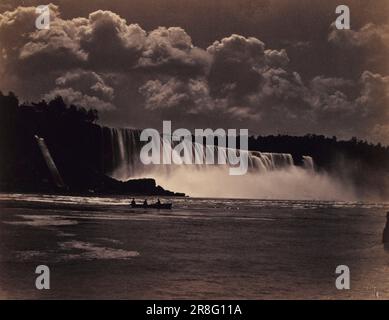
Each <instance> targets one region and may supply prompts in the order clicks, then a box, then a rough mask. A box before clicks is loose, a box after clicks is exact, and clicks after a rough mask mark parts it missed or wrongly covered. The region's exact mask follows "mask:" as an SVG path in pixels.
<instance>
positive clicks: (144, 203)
mask: <svg viewBox="0 0 389 320" xmlns="http://www.w3.org/2000/svg"><path fill="white" fill-rule="evenodd" d="M143 205H144V206H145V207H147V206H148V203H147V199H145V201H143Z"/></svg>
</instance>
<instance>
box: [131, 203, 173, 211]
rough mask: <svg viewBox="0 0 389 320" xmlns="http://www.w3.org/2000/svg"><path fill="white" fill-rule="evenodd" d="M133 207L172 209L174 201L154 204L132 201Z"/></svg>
mask: <svg viewBox="0 0 389 320" xmlns="http://www.w3.org/2000/svg"><path fill="white" fill-rule="evenodd" d="M131 208H133V209H157V210H162V209H167V210H171V208H172V203H153V204H139V203H131Z"/></svg>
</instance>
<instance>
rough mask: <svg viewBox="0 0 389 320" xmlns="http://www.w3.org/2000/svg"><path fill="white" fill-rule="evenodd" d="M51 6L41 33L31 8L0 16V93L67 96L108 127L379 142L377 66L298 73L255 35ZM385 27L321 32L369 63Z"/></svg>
mask: <svg viewBox="0 0 389 320" xmlns="http://www.w3.org/2000/svg"><path fill="white" fill-rule="evenodd" d="M50 9H51V14H52V23H51V27H50V29H49V30H36V29H35V23H34V21H35V18H36V13H35V8H34V7H17V8H15V9H14V10H13V11H6V12H3V13H2V14H0V43H1V47H0V50H1V51H0V73H1V77H0V89H1V90H3V91H7V90H13V91H15V92H16V93H17V94H18V95H19V96H21V97H22V98H23V99H29V100H32V99H41V98H44V99H51V98H53V97H55V96H56V95H62V96H63V98H64V100H65V101H66V102H67V103H69V104H75V105H79V106H83V107H85V108H95V109H97V110H99V112H100V118H101V121H102V122H103V123H105V124H109V125H121V126H132V127H149V126H154V125H156V124H157V123H161V122H162V120H172V121H173V122H174V123H175V125H176V126H184V127H188V128H193V127H197V128H203V127H209V126H212V127H224V128H248V129H249V130H251V132H252V133H264V134H267V133H279V132H282V133H291V134H306V133H321V134H327V135H338V136H340V137H351V136H354V135H355V136H358V137H361V138H368V139H371V140H374V141H382V142H385V143H389V136H388V126H387V123H389V113H388V106H389V99H388V87H389V77H388V76H387V75H386V74H385V73H381V72H377V70H376V69H377V68H375V69H373V70H371V71H367V70H369V69H361V71H360V72H359V74H358V77H355V78H344V77H342V76H334V75H323V74H317V75H315V76H314V77H304V75H302V74H301V73H300V72H298V71H297V70H295V69H294V68H293V67H292V59H291V57H290V56H289V54H288V50H286V49H285V48H279V47H278V48H276V49H274V48H270V47H268V46H267V45H266V43H265V42H264V41H261V40H260V39H258V38H256V37H249V36H243V35H238V34H232V35H230V36H226V37H221V39H215V41H213V42H211V44H210V45H208V47H206V48H202V47H200V46H196V44H194V43H193V40H192V38H191V36H190V34H188V32H186V30H184V29H183V28H181V27H178V26H174V27H165V26H160V27H157V28H155V29H154V30H150V31H147V30H144V29H143V28H142V26H140V25H139V24H136V23H131V22H128V21H127V20H126V19H124V18H123V17H122V16H120V15H119V14H117V13H114V12H111V11H102V10H99V11H95V12H92V13H90V14H89V15H87V16H85V17H75V18H68V19H65V18H62V16H61V10H60V8H59V7H58V6H55V5H51V6H50ZM387 31H388V30H387V28H386V27H385V26H383V25H381V26H377V25H366V26H365V27H362V28H361V29H359V30H356V31H353V30H344V32H343V33H340V31H339V30H333V29H331V30H330V35H329V38H328V40H329V44H327V45H331V46H335V47H336V48H337V49H339V50H341V51H342V50H344V52H347V50H350V49H349V48H363V50H364V51H363V52H364V54H366V55H367V54H368V52H371V56H369V57H371V59H375V64H374V65H373V66H375V67H376V66H377V63H378V62H377V61H379V60H380V59H382V57H381V56H380V54H381V53H382V51H381V49H382V48H383V47H384V46H387V43H388V42H387V40H388V39H387V36H388V33H387ZM300 42H301V41H300ZM296 43H298V42H296ZM301 43H305V42H301ZM377 43H378V44H377ZM380 48H381V49H380ZM361 50H362V49H361ZM369 50H370V51H369ZM302 52H304V54H306V55H311V56H312V55H314V52H313V51H310V50H305V51H302ZM342 52H343V51H342ZM311 56H307V59H310V58H312V57H311ZM367 60H368V59H367ZM381 62H382V60H381ZM381 62H380V63H381ZM368 66H369V64H366V66H364V67H366V68H367V67H368Z"/></svg>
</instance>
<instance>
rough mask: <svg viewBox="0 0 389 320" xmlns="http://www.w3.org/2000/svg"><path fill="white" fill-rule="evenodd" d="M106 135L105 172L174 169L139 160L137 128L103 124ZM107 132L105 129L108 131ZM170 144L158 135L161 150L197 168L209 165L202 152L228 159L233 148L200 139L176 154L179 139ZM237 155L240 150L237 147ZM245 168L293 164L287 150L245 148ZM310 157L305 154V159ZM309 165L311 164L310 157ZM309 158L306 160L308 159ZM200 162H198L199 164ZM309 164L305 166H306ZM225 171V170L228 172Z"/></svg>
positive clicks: (125, 174) (120, 175)
mask: <svg viewBox="0 0 389 320" xmlns="http://www.w3.org/2000/svg"><path fill="white" fill-rule="evenodd" d="M104 130H106V134H107V135H108V139H105V141H106V142H105V145H104V152H105V153H108V154H110V157H108V162H109V164H108V165H107V167H108V169H107V172H106V173H107V174H108V175H110V176H111V177H113V178H115V179H117V180H121V181H125V180H128V179H131V178H139V177H142V176H145V175H148V174H149V173H150V172H152V171H159V172H165V173H166V174H168V173H170V172H171V171H172V170H175V169H176V167H177V166H178V165H174V164H171V165H164V164H161V165H147V166H146V165H144V164H142V162H141V161H140V157H139V154H140V150H141V149H142V147H143V145H144V143H143V142H141V141H140V134H141V132H140V131H139V130H135V129H121V128H120V129H117V128H104ZM107 132H108V133H107ZM172 144H173V145H171V144H170V143H167V138H166V137H162V138H161V153H162V155H163V154H164V155H165V156H166V154H171V158H172V160H173V162H178V161H180V160H179V159H182V161H183V163H184V164H183V166H184V167H188V166H191V167H192V168H196V169H197V170H207V168H209V166H210V165H208V164H205V161H206V159H205V155H206V153H207V152H209V153H211V154H213V156H214V158H215V159H218V160H219V163H220V160H221V163H229V159H228V151H229V150H232V149H228V148H223V147H217V146H210V145H205V146H204V145H201V144H199V143H193V146H192V150H187V149H186V150H184V156H182V155H181V154H179V153H178V152H177V151H176V150H175V149H174V147H175V145H177V144H178V142H174V143H172ZM235 152H237V155H239V152H244V151H239V150H236V151H235ZM189 154H191V155H193V158H190V157H188V155H189ZM247 156H248V171H249V172H251V173H253V172H257V173H261V172H267V171H273V170H278V169H283V168H288V167H293V166H294V161H293V157H292V155H291V154H288V153H269V152H259V151H248V152H247ZM305 158H306V159H308V158H310V157H304V160H303V161H304V164H305V162H307V163H308V162H309V161H308V160H305ZM310 159H311V160H310V161H311V162H312V166H311V168H313V160H312V158H310ZM311 162H309V163H311ZM188 163H198V164H188ZM199 163H200V164H199ZM217 166H219V167H223V166H224V167H227V166H228V165H227V164H226V165H217ZM307 168H308V166H307ZM227 174H228V173H227Z"/></svg>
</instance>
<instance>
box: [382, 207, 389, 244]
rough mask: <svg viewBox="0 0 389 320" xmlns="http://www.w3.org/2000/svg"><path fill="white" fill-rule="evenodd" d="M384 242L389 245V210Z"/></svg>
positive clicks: (383, 236) (383, 237)
mask: <svg viewBox="0 0 389 320" xmlns="http://www.w3.org/2000/svg"><path fill="white" fill-rule="evenodd" d="M382 242H383V243H384V244H385V245H387V246H389V212H387V213H386V225H385V228H384V234H383V235H382Z"/></svg>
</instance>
